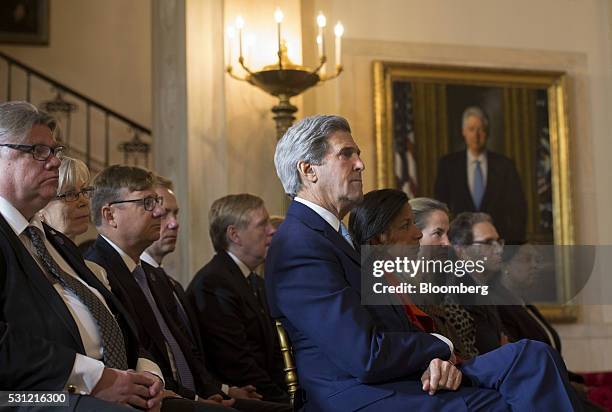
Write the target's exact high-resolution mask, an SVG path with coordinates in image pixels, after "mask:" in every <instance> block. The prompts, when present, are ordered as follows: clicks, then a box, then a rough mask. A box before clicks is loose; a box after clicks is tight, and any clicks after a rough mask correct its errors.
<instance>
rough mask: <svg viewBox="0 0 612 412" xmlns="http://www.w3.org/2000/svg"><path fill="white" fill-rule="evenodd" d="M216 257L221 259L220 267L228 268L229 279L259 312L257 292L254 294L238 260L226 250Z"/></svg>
mask: <svg viewBox="0 0 612 412" xmlns="http://www.w3.org/2000/svg"><path fill="white" fill-rule="evenodd" d="M215 258H217V259H219V267H221V268H227V275H228V279H230V281H231V282H232V283H233V284H234V287H235V288H236V290H237V291H238V293H240V295H241V296H242V298H243V299H244V300H245V302H246V303H247V304H248V305H249V306H250V307H251V309H252V310H253V311H255V313H258V314H259V313H260V310H261V305H260V303H259V301H258V300H257V297H256V296H255V294H253V291H252V290H251V285H250V284H249V281H248V279H247V278H245V277H244V274H243V273H242V271H241V270H240V268H239V267H238V265H237V264H236V262H234V260H233V259H232V258H231V257H230V256H229V255H228V254H227V253H226V252H224V251H222V252H219V253H217V255H216V256H215Z"/></svg>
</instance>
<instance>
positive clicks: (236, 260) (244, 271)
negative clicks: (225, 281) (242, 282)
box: [226, 250, 252, 279]
mask: <svg viewBox="0 0 612 412" xmlns="http://www.w3.org/2000/svg"><path fill="white" fill-rule="evenodd" d="M226 252H227V254H228V255H229V257H231V258H232V260H233V261H234V263H236V264H237V265H238V267H239V268H240V272H242V276H244V278H245V279H247V278H248V277H249V275H250V274H251V272H252V271H251V269H249V267H248V266H247V265H246V264H245V263H244V262H243V261H242V260H240V258H238V256H236V255H234V254H233V253H232V252H230V251H229V250H226Z"/></svg>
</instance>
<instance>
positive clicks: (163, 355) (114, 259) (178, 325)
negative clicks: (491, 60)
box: [85, 236, 222, 399]
mask: <svg viewBox="0 0 612 412" xmlns="http://www.w3.org/2000/svg"><path fill="white" fill-rule="evenodd" d="M85 257H86V258H87V259H88V260H91V261H93V262H96V263H97V264H99V265H100V266H102V267H103V268H104V269H105V270H106V273H107V276H108V281H109V283H110V286H111V290H112V292H113V294H115V295H116V296H117V298H119V300H120V301H121V302H122V303H123V304H124V305H125V306H126V308H127V309H128V311H130V313H131V314H132V316H133V318H134V319H135V320H136V323H137V325H138V333H139V336H140V339H141V341H142V344H143V345H144V347H145V348H146V349H147V350H148V351H150V352H151V353H152V355H153V356H154V358H155V359H156V361H157V364H158V365H159V367H160V369H161V370H162V373H163V374H164V379H165V380H166V388H167V389H170V390H173V391H174V392H176V393H177V394H179V395H181V396H183V397H185V398H189V399H194V397H195V393H193V392H192V391H190V390H189V389H187V388H184V387H183V386H181V385H180V384H179V383H178V382H177V381H176V380H175V379H174V377H173V375H172V367H171V364H170V359H169V358H168V353H167V351H166V344H165V338H164V336H163V334H162V331H161V329H160V328H159V326H158V323H157V320H156V319H155V315H154V314H153V312H152V311H151V307H150V305H149V303H148V301H147V299H146V297H145V295H144V293H143V292H142V290H141V289H140V287H139V286H138V283H136V279H134V275H132V273H130V271H129V269H128V267H127V265H126V264H125V262H124V261H123V259H122V258H121V256H120V255H119V253H117V251H116V250H115V249H114V248H113V247H112V246H111V245H110V244H109V243H108V242H107V241H106V240H104V239H103V238H102V237H101V236H98V238H97V239H96V241H95V243H94V244H93V245H92V247H91V249H89V251H88V252H87V253H86V254H85ZM141 265H142V267H143V269H144V270H145V273H146V275H147V280H148V282H149V287H150V289H151V293H152V294H153V297H154V298H155V301H156V302H157V305H158V307H159V310H160V312H161V313H162V315H163V316H164V320H165V321H166V323H167V324H168V327H169V328H170V329H171V331H172V334H173V335H174V337H175V338H176V340H177V342H178V343H179V345H180V346H181V349H182V351H183V353H184V354H185V358H186V359H187V362H188V364H189V366H190V368H191V372H192V374H193V377H194V381H195V386H196V392H197V394H198V395H199V396H201V397H206V398H207V397H209V396H211V395H214V394H222V392H221V383H219V382H217V381H216V380H215V379H214V378H213V377H212V376H211V375H210V374H209V373H208V371H207V369H206V367H205V363H204V357H203V353H202V351H201V349H200V348H199V347H198V343H197V341H194V340H192V339H191V337H190V336H189V331H188V330H187V328H186V325H184V323H183V322H182V321H181V320H180V318H179V313H178V306H177V303H176V300H175V299H174V296H173V295H172V286H171V285H170V283H169V280H168V278H167V277H165V276H160V275H159V274H158V272H157V271H156V269H155V268H153V267H152V266H150V265H148V264H147V263H145V262H142V261H141Z"/></svg>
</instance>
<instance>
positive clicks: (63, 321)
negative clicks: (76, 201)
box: [0, 102, 163, 411]
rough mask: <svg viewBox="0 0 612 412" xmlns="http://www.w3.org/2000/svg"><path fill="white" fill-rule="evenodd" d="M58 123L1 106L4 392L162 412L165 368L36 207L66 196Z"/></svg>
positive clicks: (24, 106)
mask: <svg viewBox="0 0 612 412" xmlns="http://www.w3.org/2000/svg"><path fill="white" fill-rule="evenodd" d="M56 126H57V124H56V122H55V120H54V119H53V118H52V117H51V116H49V115H48V114H46V113H44V112H42V111H40V110H38V109H37V108H36V107H35V106H33V105H31V104H29V103H26V102H7V103H2V104H0V170H1V171H2V172H1V173H0V359H2V361H1V362H0V363H1V364H2V366H1V367H0V389H1V390H4V391H6V390H22V391H24V390H25V391H33V390H38V391H63V390H66V391H68V392H69V396H68V401H69V405H67V406H68V407H67V408H66V410H82V411H92V410H105V411H123V410H126V411H127V410H131V409H130V408H128V407H127V405H131V406H134V407H138V408H140V409H158V408H159V406H160V404H161V396H162V389H163V381H162V380H161V379H160V377H161V376H162V375H161V371H160V370H159V367H158V366H157V365H156V364H155V363H154V362H153V361H151V360H150V359H147V358H146V357H144V356H143V357H141V356H140V355H141V353H143V352H141V350H140V346H139V343H138V338H137V332H136V330H135V328H134V327H133V324H132V320H131V318H130V317H129V315H128V313H127V312H126V311H125V309H124V308H123V306H122V305H121V304H120V303H119V301H118V300H117V299H116V298H115V297H114V296H113V295H112V294H111V293H110V292H109V291H108V290H107V289H106V288H105V287H104V285H103V284H102V283H101V282H100V281H99V280H98V279H97V278H96V276H95V275H94V274H93V273H92V272H91V271H90V270H89V269H88V267H87V266H86V265H85V262H84V261H83V258H82V257H81V255H80V253H79V251H78V249H77V247H76V245H75V244H74V243H72V241H71V240H70V239H68V238H67V237H66V236H64V235H63V234H61V233H59V232H57V231H56V230H54V229H52V228H51V227H50V226H48V225H46V224H45V223H43V222H41V220H40V218H39V217H38V214H37V213H36V212H38V211H39V210H41V209H42V208H43V207H44V206H45V205H46V204H47V203H48V202H49V201H51V200H52V199H54V198H55V196H56V193H57V185H58V174H59V172H58V171H59V167H60V162H61V158H62V153H63V150H64V147H63V146H61V145H59V144H58V143H57V141H56V140H55V138H54V132H55V130H56ZM5 400H6V398H4V399H2V400H0V405H3V406H6V405H7V404H6V403H4V404H3V403H2V402H3V401H5ZM123 405H126V406H123ZM15 406H18V405H15Z"/></svg>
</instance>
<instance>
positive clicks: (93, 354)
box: [0, 196, 161, 395]
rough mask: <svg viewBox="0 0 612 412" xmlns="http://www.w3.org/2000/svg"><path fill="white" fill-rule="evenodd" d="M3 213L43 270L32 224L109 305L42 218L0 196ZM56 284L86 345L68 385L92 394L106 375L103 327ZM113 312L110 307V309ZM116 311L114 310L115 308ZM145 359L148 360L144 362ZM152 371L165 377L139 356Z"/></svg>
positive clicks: (64, 265) (60, 262)
mask: <svg viewBox="0 0 612 412" xmlns="http://www.w3.org/2000/svg"><path fill="white" fill-rule="evenodd" d="M0 214H2V216H3V217H4V219H6V221H7V222H8V224H9V226H10V227H11V228H12V229H13V231H14V232H15V234H16V235H17V237H18V238H19V240H21V242H22V243H23V245H24V247H25V248H26V249H27V250H28V252H29V253H30V255H32V257H33V258H34V260H35V261H36V263H38V265H39V266H40V268H41V270H42V271H43V272H45V273H46V269H44V266H43V265H42V263H41V262H40V259H39V257H38V255H37V253H36V251H35V249H34V246H33V245H32V241H31V240H30V237H29V236H27V235H26V233H25V230H26V229H27V228H28V226H33V227H36V228H38V229H39V234H40V235H41V237H42V238H43V241H44V243H45V247H46V248H47V250H48V251H49V254H50V255H51V257H52V258H53V260H54V261H55V263H57V265H58V266H59V267H60V268H61V269H62V271H64V272H65V273H66V274H68V275H70V276H73V277H74V278H75V279H77V280H79V281H80V282H81V283H83V284H84V285H85V286H86V287H87V288H88V289H89V290H90V291H91V292H92V293H93V294H94V295H95V296H96V297H97V298H98V299H100V301H101V302H102V303H103V304H104V306H106V308H107V309H108V305H107V304H106V301H105V300H104V298H103V297H102V295H101V294H100V292H98V290H96V289H95V288H92V287H91V286H89V285H88V284H87V283H85V282H84V281H83V280H82V279H81V278H80V277H79V276H78V275H77V274H76V272H75V271H74V269H72V267H71V266H70V265H69V264H68V263H67V262H66V261H65V260H64V258H63V257H62V255H61V254H60V253H59V252H58V251H57V250H56V249H55V247H54V246H53V245H52V244H51V243H50V242H49V241H48V240H47V237H46V235H45V231H44V228H43V226H42V222H41V221H40V218H39V217H38V215H35V216H34V217H33V218H32V220H31V221H29V222H28V220H27V219H26V218H25V217H24V216H23V215H22V214H21V212H19V211H18V210H17V209H16V208H15V207H14V206H13V205H12V204H11V203H10V202H9V201H8V200H6V199H4V198H3V197H2V196H0ZM53 288H54V289H55V290H56V291H57V293H58V294H59V295H60V297H61V298H62V300H63V301H64V303H65V304H66V307H67V308H68V311H69V312H70V314H71V315H72V317H73V318H74V322H75V324H76V325H77V328H78V331H79V335H80V336H81V341H82V342H83V347H84V349H85V355H82V354H80V353H77V354H76V357H75V360H74V365H73V367H72V371H71V373H70V375H69V377H68V380H67V381H66V386H65V388H66V389H67V388H68V387H69V386H73V387H74V388H75V389H76V392H77V393H80V394H83V395H85V394H89V393H91V391H92V390H93V388H94V387H95V386H96V385H97V383H98V381H99V380H100V378H101V377H102V372H103V371H104V367H105V366H104V363H103V362H102V358H103V356H102V351H103V349H102V341H101V337H100V329H99V327H98V324H97V322H96V320H95V319H94V318H93V316H92V315H91V313H90V311H89V308H88V307H87V306H86V305H85V304H83V302H81V300H80V299H79V298H78V297H77V296H76V295H75V294H74V293H73V292H72V291H71V290H69V289H65V288H64V287H63V286H62V285H61V283H59V282H54V283H53ZM109 312H111V311H110V309H109ZM111 315H112V312H111ZM141 361H144V362H142V363H141ZM139 367H140V370H143V371H150V372H153V373H155V374H156V375H158V376H160V377H161V371H160V370H159V368H158V367H157V365H155V364H154V363H153V362H151V361H149V360H147V359H139V360H138V365H137V370H138V369H139Z"/></svg>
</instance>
